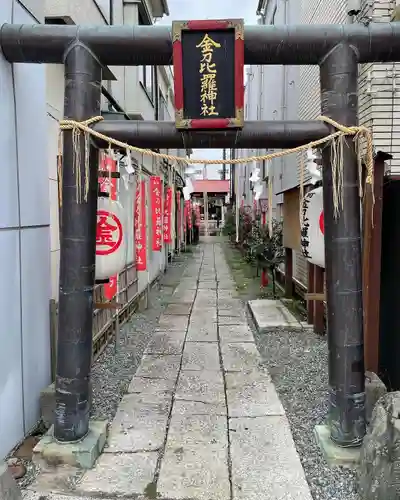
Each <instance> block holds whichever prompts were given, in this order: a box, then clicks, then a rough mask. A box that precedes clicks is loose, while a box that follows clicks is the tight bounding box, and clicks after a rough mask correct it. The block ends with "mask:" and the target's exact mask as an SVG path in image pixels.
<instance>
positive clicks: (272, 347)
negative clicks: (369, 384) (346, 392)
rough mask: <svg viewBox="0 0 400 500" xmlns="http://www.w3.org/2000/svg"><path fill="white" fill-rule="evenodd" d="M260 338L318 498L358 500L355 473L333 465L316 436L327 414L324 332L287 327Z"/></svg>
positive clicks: (308, 476) (268, 366) (316, 498)
mask: <svg viewBox="0 0 400 500" xmlns="http://www.w3.org/2000/svg"><path fill="white" fill-rule="evenodd" d="M255 339H256V342H257V345H258V348H259V350H260V353H261V355H262V357H263V360H264V362H265V365H266V366H267V368H268V370H269V372H270V374H271V377H272V379H273V381H274V384H275V387H276V390H277V391H278V394H279V397H280V399H281V401H282V404H283V406H284V408H285V410H286V414H287V417H288V419H289V422H290V426H291V430H292V434H293V439H294V441H295V444H296V447H297V451H298V452H299V455H300V458H301V462H302V464H303V468H304V471H305V474H306V477H307V481H308V483H309V485H310V489H311V493H312V495H313V498H314V500H358V499H359V496H358V494H357V481H356V475H355V473H354V472H353V471H350V470H348V469H343V468H340V467H337V468H333V469H330V468H329V467H328V466H327V465H326V462H325V460H324V458H323V456H322V453H321V452H320V449H319V447H318V446H317V444H316V441H315V438H314V427H315V425H317V424H321V423H323V422H324V419H325V418H326V415H327V410H328V407H327V400H328V399H327V398H328V394H327V390H326V388H327V387H328V371H327V366H328V361H327V355H328V349H327V342H326V339H325V338H322V337H317V336H315V335H314V334H313V333H311V332H304V333H298V332H296V333H294V332H290V331H287V330H282V331H280V332H270V333H266V334H262V335H259V334H257V333H255Z"/></svg>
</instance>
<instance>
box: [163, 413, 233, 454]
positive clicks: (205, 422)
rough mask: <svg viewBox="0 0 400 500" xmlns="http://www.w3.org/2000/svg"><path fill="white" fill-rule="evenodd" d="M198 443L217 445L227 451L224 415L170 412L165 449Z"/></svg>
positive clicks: (191, 445) (226, 430)
mask: <svg viewBox="0 0 400 500" xmlns="http://www.w3.org/2000/svg"><path fill="white" fill-rule="evenodd" d="M198 445H203V446H204V445H205V446H213V445H219V446H220V447H222V448H225V449H226V450H227V451H228V429H227V419H226V417H225V416H218V415H190V414H188V413H186V414H182V413H180V412H174V411H173V412H172V418H171V422H170V427H169V431H168V441H167V450H168V449H171V448H172V449H174V448H178V447H183V448H196V447H197V446H198Z"/></svg>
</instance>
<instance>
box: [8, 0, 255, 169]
mask: <svg viewBox="0 0 400 500" xmlns="http://www.w3.org/2000/svg"><path fill="white" fill-rule="evenodd" d="M0 1H1V0H0ZM257 4H258V1H257V0H168V7H169V11H170V16H169V17H164V18H163V19H162V20H160V21H158V22H157V24H171V22H172V21H181V20H182V21H188V20H191V19H192V20H196V19H229V18H230V19H234V18H239V19H244V20H245V22H246V23H247V24H256V22H257V16H256V10H257ZM192 157H193V158H207V159H216V158H222V150H220V149H194V150H193V154H192ZM220 168H221V165H210V166H209V167H208V168H207V174H208V178H209V179H218V178H219V174H218V172H217V171H218V170H219V169H220Z"/></svg>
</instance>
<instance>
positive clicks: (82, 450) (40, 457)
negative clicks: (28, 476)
mask: <svg viewBox="0 0 400 500" xmlns="http://www.w3.org/2000/svg"><path fill="white" fill-rule="evenodd" d="M107 424H108V422H107V421H106V420H105V421H91V422H90V423H89V432H88V434H87V435H86V437H85V438H84V439H82V440H81V441H78V442H77V443H60V442H58V441H56V440H55V439H54V436H53V427H50V429H49V430H48V431H47V433H46V434H45V435H44V436H43V437H42V439H41V440H40V441H39V442H38V444H37V445H36V446H35V448H34V449H33V455H32V459H33V462H35V463H36V464H37V465H39V466H41V467H43V468H46V467H47V466H57V465H70V466H72V467H78V468H81V469H90V468H92V467H93V465H94V463H95V462H96V460H97V458H98V457H99V456H100V454H101V452H102V451H103V448H104V445H105V443H106V439H107Z"/></svg>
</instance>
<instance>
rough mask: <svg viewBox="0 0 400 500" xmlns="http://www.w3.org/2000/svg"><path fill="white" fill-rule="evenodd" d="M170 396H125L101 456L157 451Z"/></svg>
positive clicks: (166, 418)
mask: <svg viewBox="0 0 400 500" xmlns="http://www.w3.org/2000/svg"><path fill="white" fill-rule="evenodd" d="M171 404H172V393H170V394H164V395H163V396H161V395H147V394H127V395H125V396H124V397H123V398H122V400H121V402H120V404H119V406H118V410H117V413H116V415H115V418H114V420H113V423H112V425H111V428H110V432H109V436H108V440H107V447H106V448H105V449H104V452H105V453H124V452H125V453H135V452H142V451H143V452H147V451H157V450H159V449H160V448H162V446H163V444H164V440H165V435H166V430H167V422H168V416H169V412H170V409H171Z"/></svg>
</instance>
